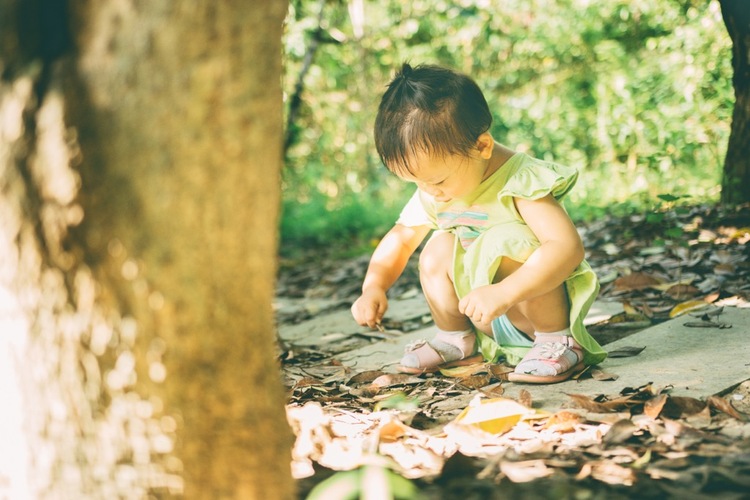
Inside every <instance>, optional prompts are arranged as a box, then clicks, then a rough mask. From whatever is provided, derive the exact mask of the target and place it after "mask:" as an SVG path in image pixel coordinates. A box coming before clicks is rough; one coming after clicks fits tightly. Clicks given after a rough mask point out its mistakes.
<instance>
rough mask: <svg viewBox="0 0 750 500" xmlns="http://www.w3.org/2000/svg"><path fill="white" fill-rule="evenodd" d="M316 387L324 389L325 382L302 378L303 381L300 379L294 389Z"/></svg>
mask: <svg viewBox="0 0 750 500" xmlns="http://www.w3.org/2000/svg"><path fill="white" fill-rule="evenodd" d="M314 385H317V386H321V387H322V386H323V385H325V384H323V382H322V381H321V380H318V379H317V378H313V377H302V378H301V379H299V380H298V381H297V383H296V384H294V388H295V389H301V388H303V387H310V386H314Z"/></svg>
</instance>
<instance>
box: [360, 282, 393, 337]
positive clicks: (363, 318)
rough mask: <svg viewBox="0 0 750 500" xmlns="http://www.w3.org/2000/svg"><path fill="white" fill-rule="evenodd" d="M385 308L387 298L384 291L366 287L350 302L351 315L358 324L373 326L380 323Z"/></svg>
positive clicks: (386, 306) (386, 307)
mask: <svg viewBox="0 0 750 500" xmlns="http://www.w3.org/2000/svg"><path fill="white" fill-rule="evenodd" d="M387 309H388V298H387V297H386V295H385V291H384V290H381V289H379V288H368V289H366V290H365V291H364V292H362V295H360V297H359V298H358V299H357V300H355V301H354V304H352V316H354V321H356V322H357V323H358V324H359V325H362V326H369V327H370V328H375V327H376V326H377V325H379V324H380V321H381V320H382V319H383V315H384V314H385V311H386V310H387Z"/></svg>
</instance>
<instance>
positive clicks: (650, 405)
mask: <svg viewBox="0 0 750 500" xmlns="http://www.w3.org/2000/svg"><path fill="white" fill-rule="evenodd" d="M668 398H669V396H668V395H667V394H658V395H656V396H655V397H653V398H651V399H649V400H648V401H646V402H645V403H644V404H643V413H644V414H645V415H647V416H649V417H651V418H657V417H658V416H659V414H660V413H661V411H662V408H664V405H665V404H666V403H667V399H668Z"/></svg>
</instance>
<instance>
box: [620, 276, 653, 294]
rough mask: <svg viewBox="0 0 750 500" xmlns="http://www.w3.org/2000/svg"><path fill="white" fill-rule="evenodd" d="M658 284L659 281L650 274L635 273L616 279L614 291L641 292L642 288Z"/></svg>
mask: <svg viewBox="0 0 750 500" xmlns="http://www.w3.org/2000/svg"><path fill="white" fill-rule="evenodd" d="M660 283H661V281H659V280H658V279H657V278H655V277H653V276H651V275H650V274H646V273H641V272H635V273H630V274H628V275H626V276H621V277H619V278H617V279H616V280H615V290H618V291H627V292H629V291H633V290H643V289H644V288H648V287H650V286H654V285H658V284H660Z"/></svg>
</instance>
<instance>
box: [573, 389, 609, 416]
mask: <svg viewBox="0 0 750 500" xmlns="http://www.w3.org/2000/svg"><path fill="white" fill-rule="evenodd" d="M568 397H569V398H571V399H572V400H573V402H574V403H575V404H576V406H578V407H579V408H583V409H584V410H588V411H592V412H594V413H609V412H611V411H612V408H611V407H609V406H607V405H604V404H602V403H597V402H596V401H594V400H593V399H591V398H590V397H588V396H586V395H584V394H568Z"/></svg>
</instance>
